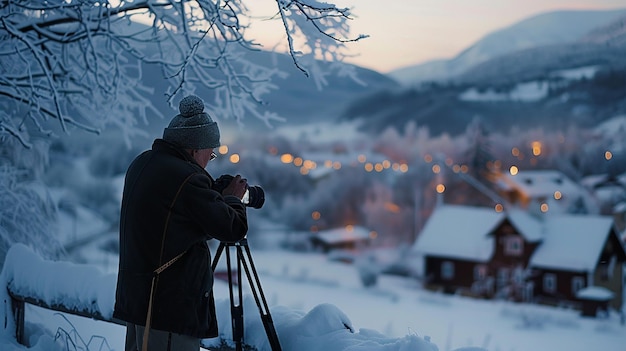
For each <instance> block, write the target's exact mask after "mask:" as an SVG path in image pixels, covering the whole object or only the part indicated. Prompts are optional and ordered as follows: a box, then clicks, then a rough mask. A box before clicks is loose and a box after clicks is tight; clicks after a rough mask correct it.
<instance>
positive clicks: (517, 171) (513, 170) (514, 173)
mask: <svg viewBox="0 0 626 351" xmlns="http://www.w3.org/2000/svg"><path fill="white" fill-rule="evenodd" d="M509 173H511V175H517V173H519V168H517V166H511V168H509Z"/></svg>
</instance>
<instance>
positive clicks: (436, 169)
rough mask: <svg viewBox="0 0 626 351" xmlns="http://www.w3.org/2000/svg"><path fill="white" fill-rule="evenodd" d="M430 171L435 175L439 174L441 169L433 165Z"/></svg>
mask: <svg viewBox="0 0 626 351" xmlns="http://www.w3.org/2000/svg"><path fill="white" fill-rule="evenodd" d="M432 169H433V173H435V174H439V172H441V167H440V166H439V165H433V167H432Z"/></svg>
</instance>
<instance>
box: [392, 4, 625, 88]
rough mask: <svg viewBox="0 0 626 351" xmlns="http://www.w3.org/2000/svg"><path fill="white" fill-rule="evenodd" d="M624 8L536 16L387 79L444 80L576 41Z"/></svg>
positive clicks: (412, 81) (410, 81)
mask: <svg viewBox="0 0 626 351" xmlns="http://www.w3.org/2000/svg"><path fill="white" fill-rule="evenodd" d="M625 14H626V9H620V10H606V11H555V12H548V13H543V14H539V15H537V16H533V17H530V18H528V19H526V20H523V21H521V22H518V23H517V24H514V25H512V26H510V27H507V28H504V29H501V30H498V31H495V32H493V33H491V34H488V35H486V36H485V37H484V38H482V39H480V40H479V41H478V42H476V43H475V44H474V45H472V46H471V47H469V48H467V49H465V50H463V51H462V52H461V53H460V54H458V55H457V56H456V57H454V58H452V59H442V60H434V61H428V62H425V63H422V64H419V65H415V66H410V67H405V68H401V69H398V70H395V71H392V72H391V73H389V76H390V77H392V78H394V79H396V80H397V81H398V82H400V83H402V84H405V85H414V84H418V83H421V82H425V81H445V80H448V79H450V78H451V77H454V76H456V75H458V74H461V73H463V72H464V71H465V70H467V69H468V68H470V67H472V66H475V65H477V64H480V63H483V62H485V61H487V60H489V59H492V58H495V57H498V56H500V55H503V54H507V53H511V52H515V51H519V50H523V49H530V48H537V47H541V46H546V45H555V44H563V43H569V42H573V41H576V40H578V39H579V38H581V37H582V36H584V35H585V34H587V33H589V32H590V31H592V30H593V29H595V28H598V27H600V26H602V25H606V24H607V23H609V22H612V21H615V20H616V19H619V18H623V16H624V15H625Z"/></svg>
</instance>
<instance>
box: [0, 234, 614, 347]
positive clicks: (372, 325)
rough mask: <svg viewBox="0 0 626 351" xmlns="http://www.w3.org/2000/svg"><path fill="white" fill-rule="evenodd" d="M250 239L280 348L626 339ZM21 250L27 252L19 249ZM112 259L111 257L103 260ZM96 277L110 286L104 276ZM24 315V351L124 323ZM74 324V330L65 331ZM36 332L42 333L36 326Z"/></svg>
mask: <svg viewBox="0 0 626 351" xmlns="http://www.w3.org/2000/svg"><path fill="white" fill-rule="evenodd" d="M251 247H252V256H253V262H254V263H255V266H256V268H257V270H258V272H259V276H260V279H261V283H262V288H263V291H264V292H265V296H266V298H267V301H268V304H269V306H270V312H271V314H272V317H273V319H274V324H275V325H276V328H277V332H278V334H279V337H280V339H281V344H282V345H281V346H283V350H285V351H288V350H298V351H309V350H324V351H333V350H389V351H392V350H416V351H424V350H427V351H431V350H433V351H434V350H437V349H438V350H440V351H449V350H458V349H463V350H470V349H472V348H479V349H486V350H494V351H495V350H502V351H509V350H510V351H524V350H529V351H531V350H532V351H544V350H545V351H553V350H568V351H577V350H580V351H587V350H598V351H623V350H624V345H626V326H624V325H622V324H620V321H619V318H618V317H617V316H609V317H608V318H604V319H591V318H582V317H580V316H579V313H578V312H577V311H572V310H565V309H559V308H552V307H546V306H538V305H528V304H514V303H509V302H494V301H486V300H474V299H470V298H465V297H460V296H448V295H442V294H439V293H434V292H428V291H424V290H422V289H420V286H419V284H418V282H417V281H415V280H413V279H407V278H401V277H392V276H380V277H379V279H378V282H377V284H376V286H374V287H370V288H364V287H363V286H362V283H361V281H360V278H359V274H358V271H357V269H356V268H355V266H354V265H349V264H345V263H340V262H333V261H330V260H328V258H327V257H326V256H324V255H321V254H314V253H294V252H286V251H281V250H255V249H254V247H253V246H252V244H251ZM24 256H28V254H24V253H23V254H21V257H24ZM223 258H224V257H222V260H221V261H220V263H222V261H223ZM111 261H114V258H109V259H107V262H111ZM27 262H32V263H30V264H32V265H33V266H34V267H37V266H39V267H41V266H42V265H38V263H37V260H36V259H33V258H31V259H30V260H28V261H27ZM43 266H45V267H48V268H46V269H56V270H60V269H68V270H74V269H77V270H79V271H80V273H79V274H78V276H82V277H83V278H84V279H82V278H81V281H87V283H88V281H89V279H90V278H89V275H90V274H89V272H91V269H93V267H84V266H74V265H66V264H64V263H63V264H58V265H56V264H51V263H44V264H43ZM113 266H114V264H112V265H111V266H110V267H113ZM102 274H103V276H104V277H105V278H103V279H100V280H102V281H103V282H106V281H110V278H111V277H110V275H111V274H114V273H112V272H108V273H107V272H103V273H102ZM92 275H93V274H92ZM96 276H97V275H96ZM24 279H27V277H24ZM57 279H58V278H57ZM39 280H40V281H38V282H37V283H32V284H33V285H34V286H38V287H39V289H40V290H44V291H48V292H50V293H52V292H53V291H54V289H52V288H51V286H53V285H54V284H55V283H50V282H48V283H47V284H46V283H45V278H43V277H42V278H41V279H39ZM61 281H62V280H61ZM94 284H96V285H97V286H102V288H101V290H109V292H108V293H109V294H112V293H113V289H114V287H113V288H112V289H111V287H110V285H111V284H110V283H106V284H103V285H98V284H102V283H94ZM26 285H28V283H26ZM67 285H71V284H69V282H68V283H66V286H67ZM74 290H76V291H79V292H83V293H84V294H86V295H93V296H99V295H100V294H102V293H103V292H102V291H100V292H98V291H94V289H93V286H91V287H87V286H81V285H78V284H77V285H76V288H74ZM96 290H97V289H96ZM215 290H216V297H217V308H218V314H219V319H220V329H221V332H223V333H224V334H225V335H226V337H229V336H230V324H229V318H230V315H229V312H228V311H229V300H228V298H227V297H228V285H227V284H226V283H225V282H223V281H219V280H218V281H216V286H215ZM244 293H245V294H246V299H245V302H244V314H245V317H246V339H245V340H246V342H249V343H251V344H254V345H257V346H260V347H261V348H262V349H263V348H265V349H266V350H269V347H268V346H267V341H266V338H265V332H264V330H263V328H262V327H260V324H259V323H257V321H256V320H257V319H258V316H259V311H258V309H257V307H256V304H255V302H254V299H252V295H251V294H250V289H249V288H248V287H247V285H246V286H244ZM85 298H86V299H90V298H91V296H85ZM100 299H101V300H103V301H102V302H101V303H100V305H101V306H100V307H99V308H100V309H104V310H106V309H107V308H112V307H111V304H112V301H111V300H110V299H108V298H100ZM107 305H108V306H109V307H107ZM26 321H27V334H29V335H32V337H31V343H32V345H34V346H32V347H30V348H28V349H31V350H36V351H39V350H50V347H51V345H54V343H53V341H52V340H53V338H54V336H55V334H59V333H60V334H64V333H66V332H67V333H69V334H71V335H74V340H76V338H77V336H80V338H82V340H83V341H84V343H85V344H88V343H90V342H91V346H90V349H96V350H104V351H106V350H118V351H119V350H123V344H124V333H125V331H124V328H123V327H120V326H117V325H113V324H107V323H102V322H95V321H90V320H87V319H84V318H78V317H73V316H63V315H59V314H56V313H52V312H49V311H46V310H42V309H39V308H34V307H32V308H29V309H28V310H27V312H26ZM343 324H347V325H351V326H352V329H353V331H354V332H353V333H351V332H350V331H349V330H347V329H345V328H344V327H343ZM73 329H76V334H73V333H72V330H73ZM41 330H46V332H45V333H44V334H42V332H41ZM0 335H2V334H0ZM209 344H210V343H209ZM0 345H2V347H1V349H2V350H7V349H8V350H22V349H24V348H22V347H20V346H19V345H16V344H15V342H14V341H12V340H10V338H8V336H7V335H6V333H5V334H4V336H2V339H0ZM5 346H9V347H5ZM61 349H64V348H61Z"/></svg>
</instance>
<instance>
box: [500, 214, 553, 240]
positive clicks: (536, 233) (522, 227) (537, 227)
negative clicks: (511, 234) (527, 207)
mask: <svg viewBox="0 0 626 351" xmlns="http://www.w3.org/2000/svg"><path fill="white" fill-rule="evenodd" d="M507 217H508V218H509V220H510V221H511V223H512V224H513V226H515V228H517V230H518V231H519V232H520V234H521V235H522V236H523V237H524V238H525V239H526V240H528V241H529V242H537V241H541V240H542V239H543V232H544V228H543V226H542V225H541V221H540V220H538V219H537V218H536V217H533V216H532V215H531V214H530V213H528V212H527V211H522V210H520V209H511V210H509V211H508V214H507Z"/></svg>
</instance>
